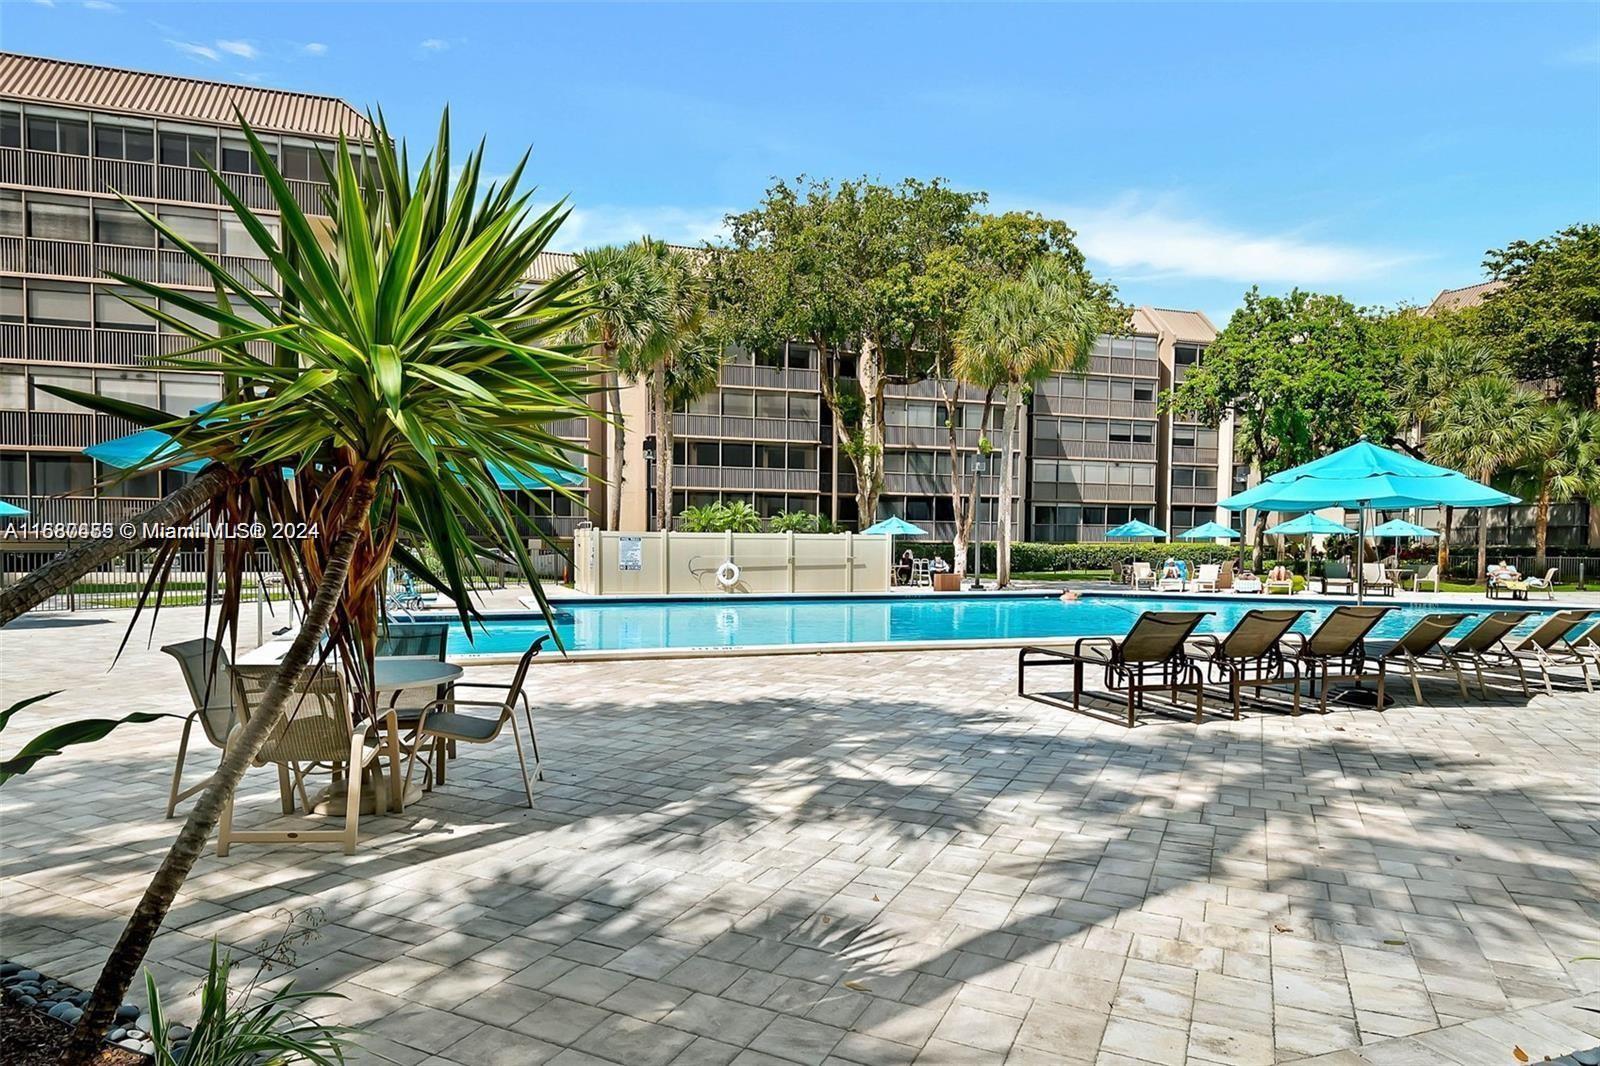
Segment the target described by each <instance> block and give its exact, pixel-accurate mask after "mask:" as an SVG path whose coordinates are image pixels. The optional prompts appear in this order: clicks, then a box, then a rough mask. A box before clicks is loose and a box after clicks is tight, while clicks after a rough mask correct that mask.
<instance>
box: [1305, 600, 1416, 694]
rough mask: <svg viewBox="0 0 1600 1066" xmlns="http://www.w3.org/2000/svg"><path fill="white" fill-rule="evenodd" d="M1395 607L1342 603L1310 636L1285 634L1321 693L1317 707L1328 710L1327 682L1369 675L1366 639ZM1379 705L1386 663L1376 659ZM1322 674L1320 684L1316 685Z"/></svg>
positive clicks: (1357, 680)
mask: <svg viewBox="0 0 1600 1066" xmlns="http://www.w3.org/2000/svg"><path fill="white" fill-rule="evenodd" d="M1392 610H1394V608H1393V607H1354V606H1350V605H1341V606H1338V607H1335V608H1334V609H1333V613H1332V614H1330V615H1328V617H1327V618H1324V619H1323V620H1322V624H1321V625H1319V626H1317V628H1316V629H1315V630H1314V631H1312V633H1311V635H1310V636H1309V637H1303V636H1301V635H1300V634H1298V633H1290V634H1288V635H1287V636H1285V637H1284V642H1285V646H1286V647H1290V648H1292V649H1293V651H1294V657H1295V659H1296V660H1298V661H1299V663H1300V669H1301V671H1302V672H1303V673H1304V674H1305V678H1306V680H1307V681H1310V682H1311V691H1312V694H1313V695H1317V696H1319V697H1320V699H1319V704H1318V708H1317V709H1318V711H1319V712H1320V713H1322V714H1327V713H1328V686H1329V685H1330V684H1331V683H1332V682H1335V681H1356V682H1360V681H1364V680H1366V677H1367V654H1366V647H1365V641H1366V637H1367V634H1368V633H1370V632H1372V628H1373V626H1376V625H1377V624H1378V623H1379V622H1381V621H1383V616H1384V615H1386V614H1388V613H1389V612H1390V611H1392ZM1376 665H1377V668H1378V706H1379V707H1382V706H1383V683H1384V671H1385V669H1386V666H1387V664H1386V663H1385V662H1384V661H1383V660H1382V659H1379V660H1377V663H1376ZM1319 676H1320V678H1321V680H1322V685H1321V688H1320V689H1319V688H1318V686H1317V680H1318V677H1319Z"/></svg>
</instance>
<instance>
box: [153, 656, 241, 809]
mask: <svg viewBox="0 0 1600 1066" xmlns="http://www.w3.org/2000/svg"><path fill="white" fill-rule="evenodd" d="M161 650H162V651H164V652H166V653H167V654H168V655H170V656H172V657H173V658H174V659H176V660H178V666H179V667H180V668H181V669H182V670H183V680H184V683H185V684H186V685H188V686H189V698H190V699H191V700H193V701H194V710H193V711H191V712H189V716H188V717H187V718H185V719H184V720H183V736H182V738H181V739H180V740H179V741H178V761H177V764H176V765H174V766H173V768H172V788H171V789H169V790H168V792H167V817H168V818H171V817H172V815H173V812H174V811H175V810H177V807H178V803H179V801H181V800H186V799H188V798H189V797H190V796H192V795H194V794H195V793H196V792H199V791H200V790H201V789H203V788H205V787H206V782H205V781H202V782H200V783H199V784H198V785H191V786H190V787H188V788H185V789H182V790H181V791H180V788H181V786H182V783H183V761H184V759H185V758H186V757H187V756H188V754H189V734H190V732H191V731H192V730H193V729H194V725H195V723H196V722H199V723H200V731H201V732H202V733H204V734H205V737H206V740H208V741H210V742H211V746H212V747H214V748H216V749H217V750H218V751H221V750H222V748H223V747H225V746H226V745H227V743H228V731H229V730H230V729H232V728H233V698H234V693H233V680H232V679H231V678H230V677H229V673H228V671H229V669H230V663H229V662H228V653H227V652H225V651H223V650H222V648H221V647H220V646H219V645H218V644H217V642H216V641H214V640H212V639H211V638H209V637H200V638H198V639H196V640H183V641H179V642H178V643H176V644H168V645H166V646H165V647H163V648H162V649H161ZM218 758H220V756H219V757H218ZM207 780H208V781H209V780H210V779H209V778H207Z"/></svg>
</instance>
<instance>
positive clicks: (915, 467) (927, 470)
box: [906, 452, 933, 474]
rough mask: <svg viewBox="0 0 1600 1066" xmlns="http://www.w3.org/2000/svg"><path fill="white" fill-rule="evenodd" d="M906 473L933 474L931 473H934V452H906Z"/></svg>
mask: <svg viewBox="0 0 1600 1066" xmlns="http://www.w3.org/2000/svg"><path fill="white" fill-rule="evenodd" d="M906 473H908V474H931V473H933V453H932V452H907V453H906Z"/></svg>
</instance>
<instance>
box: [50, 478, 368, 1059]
mask: <svg viewBox="0 0 1600 1066" xmlns="http://www.w3.org/2000/svg"><path fill="white" fill-rule="evenodd" d="M375 489H376V483H375V482H374V481H373V480H371V479H370V478H363V479H362V480H360V481H358V482H357V483H356V485H355V487H354V488H353V489H352V490H351V494H350V500H349V502H348V504H347V505H346V506H347V508H348V510H347V511H346V513H347V514H348V515H349V516H350V518H349V519H348V520H347V523H346V525H345V528H344V529H343V530H341V531H340V533H339V538H338V540H336V541H335V542H334V546H333V552H332V554H331V556H330V557H329V559H328V565H327V568H326V569H325V570H324V571H323V574H322V580H321V582H320V583H319V584H318V585H317V594H316V597H315V599H313V600H312V603H311V607H310V609H309V610H308V611H307V612H306V616H305V620H304V622H302V624H301V627H300V632H299V633H298V634H297V635H296V636H295V639H294V643H293V644H292V645H290V647H289V652H288V654H287V655H285V656H284V658H283V665H282V666H280V667H279V668H278V672H277V674H276V675H274V677H273V679H272V684H271V686H270V687H268V689H267V693H266V695H265V697H263V699H262V701H261V704H260V705H259V706H258V707H256V709H255V711H254V713H253V714H251V716H250V720H249V722H248V723H246V725H245V726H244V728H243V729H242V730H241V731H240V732H239V733H238V734H237V735H236V738H235V740H234V742H233V743H230V744H229V745H228V747H227V748H226V749H225V751H224V753H223V757H222V762H221V764H220V765H219V766H218V767H217V771H216V773H215V774H213V775H212V777H211V783H210V784H208V785H207V786H206V789H205V791H204V792H202V793H201V794H200V800H199V802H198V803H196V804H195V805H194V807H193V809H191V810H190V811H189V817H188V818H187V819H185V821H184V823H183V828H182V829H181V830H180V831H179V832H178V838H177V839H176V840H174V841H173V842H172V847H171V848H169V849H168V851H167V855H166V858H164V859H162V861H161V866H160V868H159V869H158V870H156V874H155V876H154V877H152V878H151V879H150V884H149V885H148V886H146V888H145V890H144V896H143V897H141V898H140V900H139V905H138V906H137V907H135V908H134V911H133V916H132V917H131V918H129V919H128V924H127V925H126V926H124V927H123V930H122V935H121V936H120V937H119V938H118V939H117V944H116V946H115V947H114V948H112V949H111V955H110V956H109V957H108V958H107V959H106V964H105V966H104V968H103V969H101V971H100V979H99V981H97V982H96V983H95V986H94V994H93V995H92V996H91V997H90V999H89V1003H88V1006H86V1007H85V1008H84V1012H83V1018H82V1020H80V1021H79V1022H78V1026H77V1028H76V1029H75V1030H74V1031H73V1034H72V1038H71V1040H69V1041H68V1043H67V1045H66V1047H65V1048H64V1049H63V1050H62V1053H61V1058H60V1064H61V1066H88V1064H90V1063H92V1062H93V1061H94V1060H95V1059H96V1057H97V1056H98V1055H99V1051H100V1043H101V1038H102V1037H104V1035H105V1033H106V1030H107V1029H109V1028H110V1027H111V1023H112V1020H113V1019H114V1018H115V1016H116V1010H117V1007H118V1006H119V1005H120V1004H121V1003H122V998H123V996H125V995H126V994H127V991H128V987H129V985H130V984H132V982H133V978H134V976H135V974H136V973H137V971H138V969H139V965H140V963H142V962H143V961H144V957H145V953H146V952H147V951H149V949H150V943H151V941H152V940H154V939H155V936H156V933H157V932H158V931H160V929H161V923H162V921H163V920H164V919H165V918H166V916H167V911H168V910H169V909H170V908H171V907H172V902H173V900H174V899H176V898H177V895H178V892H179V890H180V889H182V888H183V882H184V880H185V879H186V878H187V877H188V876H189V871H190V870H192V869H193V868H194V864H195V862H196V860H198V859H199V858H200V854H201V852H203V851H204V850H205V846H206V841H207V840H209V839H210V838H211V832H212V830H214V829H215V828H216V826H217V819H218V817H220V816H221V814H222V808H223V805H224V804H225V803H226V802H227V800H228V798H229V797H230V796H232V795H233V792H234V790H235V789H236V788H237V787H238V785H239V782H240V780H242V779H243V777H244V773H245V770H246V769H247V768H248V767H249V766H250V764H251V763H252V762H254V761H255V757H256V755H257V753H259V752H260V751H261V748H262V745H264V744H265V743H266V741H267V737H268V736H270V735H271V733H272V731H273V730H274V729H276V728H277V726H278V723H279V722H280V720H281V719H282V718H283V713H284V709H285V706H286V705H287V704H288V702H289V697H290V695H291V694H292V693H293V692H294V689H295V687H296V686H297V685H298V684H299V683H300V677H301V675H302V674H304V673H305V669H306V666H307V664H308V663H310V661H311V657H312V655H313V654H315V653H316V651H317V649H318V648H319V647H320V646H321V644H322V639H323V637H324V635H325V634H326V633H327V631H328V625H329V623H330V622H331V621H332V619H333V612H334V609H335V608H336V607H337V606H338V603H339V598H340V597H341V596H342V595H343V594H344V590H345V583H346V579H347V577H348V576H349V572H350V560H351V558H352V557H353V556H354V555H355V550H356V545H357V543H358V542H359V541H360V539H361V531H362V530H363V528H365V524H366V520H367V512H368V510H369V509H370V508H371V506H372V498H373V494H374V491H375ZM358 778H359V775H356V774H352V779H351V782H350V787H351V788H358V787H360V784H359V780H358Z"/></svg>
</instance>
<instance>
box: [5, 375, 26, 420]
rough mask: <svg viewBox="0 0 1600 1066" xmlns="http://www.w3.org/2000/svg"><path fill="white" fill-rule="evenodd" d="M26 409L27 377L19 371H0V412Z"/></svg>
mask: <svg viewBox="0 0 1600 1066" xmlns="http://www.w3.org/2000/svg"><path fill="white" fill-rule="evenodd" d="M27 409H28V375H26V374H24V373H23V372H22V371H20V370H0V410H3V411H26V410H27Z"/></svg>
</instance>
